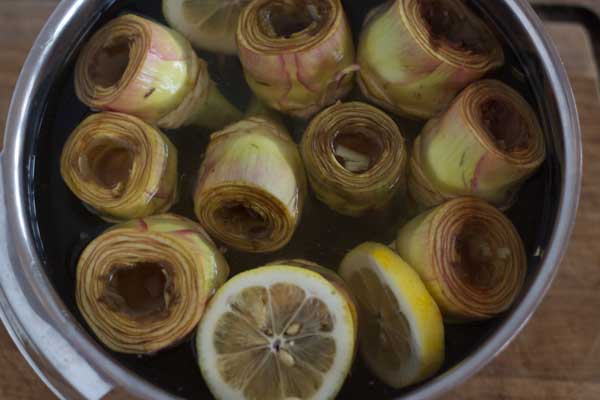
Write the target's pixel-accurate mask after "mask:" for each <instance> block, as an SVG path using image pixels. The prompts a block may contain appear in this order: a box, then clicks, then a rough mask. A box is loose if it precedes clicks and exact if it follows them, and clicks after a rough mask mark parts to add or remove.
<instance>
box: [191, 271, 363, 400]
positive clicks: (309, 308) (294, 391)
mask: <svg viewBox="0 0 600 400" xmlns="http://www.w3.org/2000/svg"><path fill="white" fill-rule="evenodd" d="M266 269H270V271H269V272H268V273H261V270H266ZM300 282H301V283H300ZM354 336H355V325H354V319H353V317H352V315H351V313H350V310H349V307H348V304H347V303H346V301H345V298H344V297H343V296H342V295H341V294H340V293H338V292H337V291H336V289H335V287H334V286H332V285H331V284H330V283H329V282H327V281H326V280H325V279H324V278H322V277H321V276H320V275H318V274H317V273H315V272H312V271H307V270H304V269H301V268H297V267H290V266H269V267H266V268H259V269H258V270H252V271H248V272H247V273H243V274H241V277H240V275H238V276H236V277H234V278H233V279H232V280H230V281H229V282H228V283H227V284H226V286H224V287H223V289H222V290H220V291H219V292H218V293H217V295H216V297H215V299H214V300H213V301H212V302H211V304H210V306H209V309H208V310H207V312H206V314H205V316H204V318H203V320H202V322H201V326H200V328H199V330H198V337H197V348H198V357H199V363H200V366H201V369H202V373H203V375H204V377H205V379H206V381H207V383H208V385H209V386H210V387H211V390H212V391H213V393H214V394H215V396H217V397H218V398H224V399H256V400H258V399H260V400H271V399H282V400H283V399H290V398H302V399H313V398H314V399H324V398H330V397H332V396H333V395H334V394H335V393H337V391H338V390H339V388H340V387H341V385H342V384H343V381H344V379H345V376H346V374H347V372H348V370H349V368H350V367H351V364H352V359H353V355H354ZM215 364H216V365H215Z"/></svg>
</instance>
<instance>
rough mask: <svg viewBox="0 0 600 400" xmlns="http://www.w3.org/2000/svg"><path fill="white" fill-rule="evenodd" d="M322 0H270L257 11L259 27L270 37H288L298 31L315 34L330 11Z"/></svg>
mask: <svg viewBox="0 0 600 400" xmlns="http://www.w3.org/2000/svg"><path fill="white" fill-rule="evenodd" d="M330 11H331V10H330V6H329V4H328V3H327V2H325V1H323V0H309V1H307V0H272V1H268V2H266V3H265V4H264V5H263V6H262V7H261V8H260V9H259V11H258V16H259V23H260V29H261V30H262V32H263V33H264V34H265V35H266V36H269V37H271V38H284V39H288V38H290V37H292V36H294V35H296V34H298V33H300V32H304V31H307V33H308V34H315V33H317V32H318V31H319V29H321V27H322V25H323V24H324V23H325V21H326V20H327V16H328V15H329V13H330Z"/></svg>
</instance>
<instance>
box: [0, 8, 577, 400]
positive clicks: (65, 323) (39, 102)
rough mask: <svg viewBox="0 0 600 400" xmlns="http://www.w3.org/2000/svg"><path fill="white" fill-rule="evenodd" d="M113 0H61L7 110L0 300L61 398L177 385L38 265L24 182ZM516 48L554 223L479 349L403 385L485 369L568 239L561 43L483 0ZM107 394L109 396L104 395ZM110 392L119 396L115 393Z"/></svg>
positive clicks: (446, 383)
mask: <svg viewBox="0 0 600 400" xmlns="http://www.w3.org/2000/svg"><path fill="white" fill-rule="evenodd" d="M114 1H115V0H63V1H62V2H61V3H60V4H59V6H58V7H57V9H56V10H55V12H54V13H53V14H52V16H51V17H50V19H49V20H48V22H47V24H46V26H45V27H44V29H43V31H42V32H41V33H40V35H39V37H38V38H37V40H36V42H35V44H34V46H33V48H32V50H31V52H30V54H29V56H28V58H27V61H26V62H25V65H24V66H23V70H22V72H21V76H20V78H19V81H18V83H17V87H16V89H15V92H14V96H13V99H12V104H11V107H10V111H9V114H8V121H7V126H6V133H5V146H4V153H3V154H2V156H1V157H2V159H1V172H2V178H3V180H2V185H0V198H2V199H3V201H2V202H0V226H1V227H2V228H1V229H0V310H1V316H2V320H3V322H4V324H5V326H6V327H7V329H8V330H9V332H10V334H11V336H12V338H13V340H14V341H15V343H16V344H17V345H18V346H19V349H20V350H21V353H22V354H23V356H24V357H25V358H26V359H27V360H28V362H29V364H30V365H31V366H32V368H33V369H34V370H35V371H36V372H37V373H38V375H39V376H40V378H42V379H43V380H44V382H46V384H47V385H48V386H49V387H50V388H51V389H52V390H53V391H54V393H56V394H57V395H58V396H59V397H61V398H69V399H77V398H87V399H100V398H106V399H110V398H117V397H118V398H122V397H121V396H123V395H124V394H127V395H129V396H131V397H132V398H142V399H170V398H173V396H172V395H171V394H168V393H166V392H164V391H163V390H161V389H159V388H157V387H156V386H154V385H153V384H152V383H151V382H148V381H145V380H143V379H141V378H139V377H138V376H136V375H135V374H133V373H132V372H130V371H129V370H127V369H125V368H124V367H122V366H121V365H119V364H118V363H117V362H115V361H114V360H113V359H112V358H111V357H110V356H109V355H108V354H106V353H105V352H104V351H103V350H102V349H101V348H100V347H99V346H98V345H97V344H96V342H95V341H94V340H93V339H92V338H91V337H90V336H89V335H88V334H87V333H86V332H85V331H84V330H83V329H82V328H81V326H80V325H79V324H78V323H77V321H76V320H75V319H74V318H73V316H72V315H71V314H70V313H69V311H68V310H67V308H66V307H65V305H64V304H63V302H62V301H61V299H60V297H59V296H58V295H57V293H56V291H55V290H54V288H53V286H52V285H51V283H50V281H49V279H48V277H47V275H46V273H45V272H44V269H43V268H42V265H41V262H40V259H41V257H40V256H41V255H40V254H39V253H38V250H37V247H36V246H35V245H34V241H35V240H36V239H35V238H34V236H33V234H32V231H31V229H30V224H29V219H30V218H32V214H31V212H30V211H31V210H29V207H30V205H29V204H30V203H29V201H30V199H28V197H27V196H28V193H27V190H26V182H27V180H28V179H30V175H31V173H32V168H33V166H34V164H35V162H36V160H35V158H32V157H28V156H27V152H26V148H25V145H26V138H27V137H28V135H32V134H34V132H37V129H39V124H40V116H41V115H42V114H43V112H44V105H45V103H46V100H47V99H48V96H50V93H49V88H50V87H51V86H50V83H51V82H53V81H54V79H56V77H57V75H58V74H59V73H60V72H61V71H62V70H63V68H65V66H66V65H67V63H68V62H69V60H70V58H71V56H72V54H73V52H74V51H75V50H76V49H77V47H78V45H79V42H80V41H81V40H82V38H83V37H84V36H85V35H86V33H87V32H88V30H89V29H90V28H91V27H92V26H93V25H94V23H95V22H96V21H97V20H98V19H99V18H100V17H101V16H102V14H103V13H104V12H105V11H106V10H107V9H108V8H109V7H110V6H111V4H112V3H114ZM478 4H479V5H478V6H479V7H480V8H481V9H482V11H483V12H484V13H486V14H487V15H489V16H490V18H491V19H493V20H494V21H495V23H496V25H497V27H498V29H499V31H501V32H502V34H503V35H505V36H506V38H507V39H508V40H509V41H510V42H512V43H516V44H518V45H517V46H516V49H515V50H516V53H517V55H518V56H519V58H520V59H521V62H522V64H523V65H524V68H525V69H526V70H527V71H526V72H527V77H528V79H530V80H531V82H530V83H531V85H532V86H533V88H534V90H535V93H536V97H537V101H538V106H539V112H540V115H541V118H542V121H543V125H544V127H545V131H546V133H547V135H548V143H549V148H550V149H549V150H550V151H551V154H552V158H553V160H554V163H553V165H554V168H555V169H556V171H555V173H556V176H557V179H558V182H557V183H556V185H557V190H556V192H555V195H556V199H553V201H554V204H555V208H554V210H553V213H552V218H553V224H552V226H551V232H547V233H546V235H545V237H546V238H545V241H544V242H543V243H540V249H539V250H540V253H539V254H536V255H535V256H534V257H535V258H534V260H535V263H536V265H535V266H533V267H532V271H530V274H529V278H528V281H527V284H526V290H524V293H523V295H522V296H521V298H520V299H519V300H518V303H517V304H516V306H515V307H514V308H513V310H512V311H511V312H510V313H509V314H508V315H507V316H506V317H505V318H504V319H503V320H502V321H501V322H500V323H499V324H498V326H497V327H496V329H495V331H494V333H493V334H492V335H491V336H489V337H488V338H487V339H486V340H485V341H484V342H483V343H482V344H481V345H479V346H478V347H477V348H476V350H475V351H474V352H472V353H471V354H469V355H468V356H467V357H466V358H464V360H462V361H461V362H459V363H458V364H457V365H455V366H454V367H453V368H450V369H448V370H447V371H446V372H444V373H443V374H441V375H439V376H438V377H436V378H434V379H432V380H430V381H428V382H427V383H426V384H424V385H421V386H418V387H416V388H415V389H413V390H411V391H409V392H407V393H405V394H404V395H403V396H402V397H401V398H402V399H410V400H416V399H429V398H433V397H436V396H437V395H440V394H441V393H444V392H446V391H448V390H449V389H450V388H452V387H453V386H455V385H457V384H458V383H460V382H462V381H464V380H465V379H467V378H468V377H470V376H471V375H473V374H474V373H475V372H476V371H478V370H479V369H481V368H482V367H483V366H484V365H486V364H487V363H488V362H489V361H490V360H492V359H493V358H494V356H495V355H496V354H498V353H499V352H500V351H501V350H502V349H503V348H504V347H505V346H506V345H507V344H508V343H509V342H510V341H511V339H512V338H514V337H515V335H517V333H518V332H519V331H520V330H521V329H522V327H523V326H524V325H525V323H526V322H527V321H528V319H529V318H530V317H531V315H532V313H533V312H534V310H535V309H536V307H537V306H538V304H539V303H540V301H541V300H542V298H543V296H544V294H545V293H546V291H547V289H548V287H549V286H550V283H551V282H552V279H553V278H554V276H555V274H556V272H557V269H558V266H559V263H560V260H561V257H562V255H563V253H564V251H565V248H566V246H567V243H568V239H569V235H570V233H571V228H572V226H573V222H574V221H575V214H576V208H577V204H578V198H579V190H580V178H581V154H580V131H579V125H578V119H577V112H576V109H575V105H574V101H573V95H572V91H571V88H570V85H569V82H568V80H567V76H566V73H565V70H564V68H563V66H562V63H561V61H560V59H559V57H558V55H557V52H556V50H555V48H554V46H553V45H552V43H551V42H550V40H549V38H548V36H547V35H546V34H545V33H544V30H543V28H542V26H541V23H540V21H539V19H538V18H537V16H536V15H535V13H534V12H533V10H532V9H531V8H530V6H529V5H528V4H527V3H526V2H525V1H524V0H498V1H493V2H492V1H489V2H488V1H486V2H483V1H481V2H479V3H478ZM105 396H106V397H105ZM113 396H114V397H113Z"/></svg>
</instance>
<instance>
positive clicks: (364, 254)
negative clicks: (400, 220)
mask: <svg viewBox="0 0 600 400" xmlns="http://www.w3.org/2000/svg"><path fill="white" fill-rule="evenodd" d="M340 275H341V276H342V278H343V279H344V280H345V281H346V283H347V286H348V288H349V290H350V292H351V293H352V294H353V295H354V297H355V298H356V301H357V306H358V310H359V311H358V312H359V321H360V325H359V342H360V346H359V348H360V353H361V355H362V357H363V359H364V360H365V363H366V364H367V366H368V367H369V368H370V369H371V371H372V372H373V373H374V374H375V375H376V376H377V377H378V378H379V379H381V380H382V381H383V382H385V383H386V384H388V385H390V386H392V387H394V388H401V387H405V386H408V385H412V384H415V383H417V382H420V381H422V380H424V379H427V378H428V377H430V376H432V375H433V374H434V373H435V372H436V371H437V370H438V369H439V368H440V366H441V365H442V362H443V361H444V324H443V322H442V316H441V313H440V311H439V309H438V306H437V304H436V303H435V301H434V300H433V298H432V297H431V296H430V294H429V293H428V292H427V289H426V288H425V285H424V284H423V282H422V281H421V279H420V278H419V276H418V275H417V273H416V272H415V271H414V270H413V269H412V268H411V267H410V266H409V265H408V264H406V263H405V262H404V261H403V260H402V259H401V258H400V256H398V255H397V254H396V253H394V252H393V251H392V250H390V249H389V248H388V247H387V246H384V245H381V244H377V243H364V244H362V245H360V246H358V247H356V248H355V249H354V250H352V251H351V252H350V253H348V254H347V255H346V257H345V258H344V259H343V261H342V264H341V267H340Z"/></svg>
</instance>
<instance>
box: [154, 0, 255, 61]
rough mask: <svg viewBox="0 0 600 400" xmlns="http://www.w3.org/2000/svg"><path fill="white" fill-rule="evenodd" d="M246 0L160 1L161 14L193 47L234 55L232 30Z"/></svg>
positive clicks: (247, 1) (235, 50)
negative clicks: (161, 5)
mask: <svg viewBox="0 0 600 400" xmlns="http://www.w3.org/2000/svg"><path fill="white" fill-rule="evenodd" d="M249 2H250V0H163V14H164V15H165V18H166V19H167V22H168V23H169V25H171V27H173V28H174V29H175V30H177V31H179V32H180V33H182V34H183V35H184V36H185V37H187V38H188V40H189V41H190V42H191V43H192V45H193V46H194V47H197V48H200V49H204V50H208V51H213V52H216V53H224V54H236V53H237V45H236V42H235V31H236V29H237V21H238V17H239V15H240V13H241V11H242V8H244V6H245V5H246V4H248V3H249Z"/></svg>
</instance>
